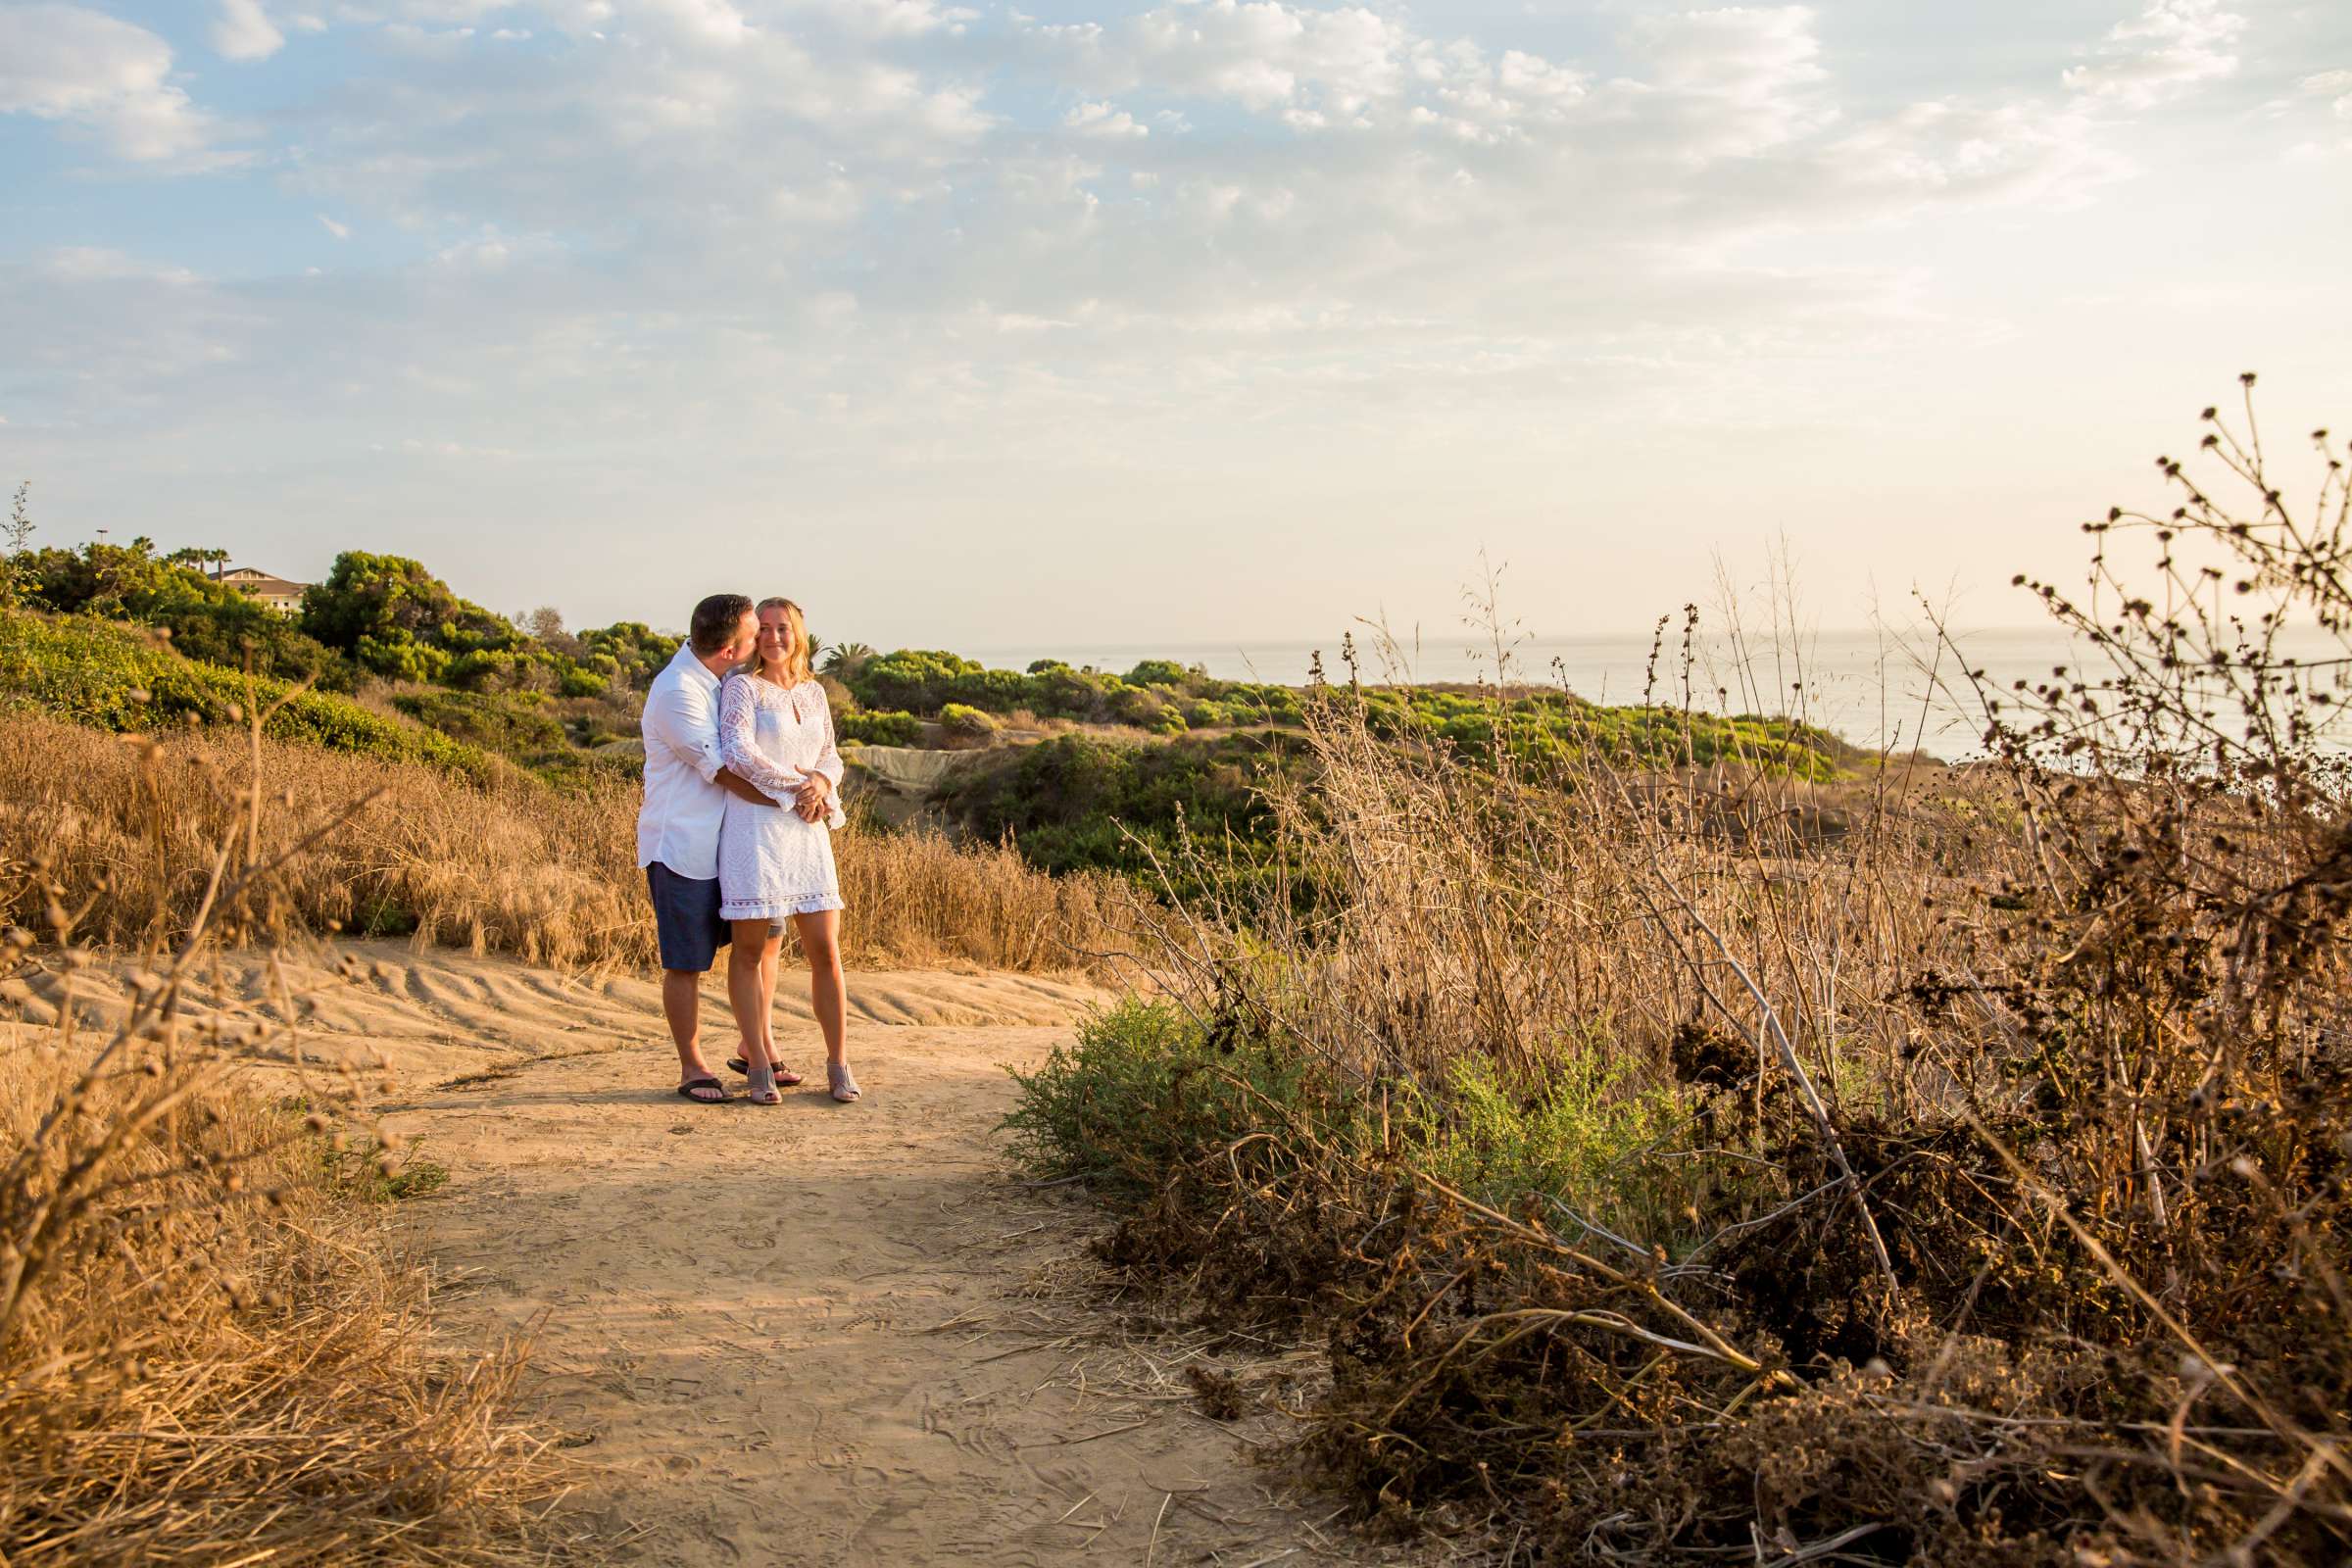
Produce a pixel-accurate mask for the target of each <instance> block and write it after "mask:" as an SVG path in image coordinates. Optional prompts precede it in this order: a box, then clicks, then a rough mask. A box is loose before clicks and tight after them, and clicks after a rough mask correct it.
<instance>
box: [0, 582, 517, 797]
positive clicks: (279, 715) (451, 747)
mask: <svg viewBox="0 0 2352 1568" xmlns="http://www.w3.org/2000/svg"><path fill="white" fill-rule="evenodd" d="M289 693H291V696H289V695H288V694H289ZM281 698H282V699H286V700H285V702H284V704H283V706H276V705H278V703H279V700H280V699H281ZM256 702H258V703H259V704H260V706H261V707H262V708H263V710H264V711H270V710H271V709H272V708H273V707H274V708H275V711H272V712H270V719H269V723H268V726H267V730H266V733H268V734H270V736H272V737H274V738H276V739H279V740H290V741H305V742H309V743H311V744H313V745H317V746H324V747H327V748H329V749H331V750H334V751H339V752H356V753H360V754H363V755H366V756H369V757H380V758H383V759H385V760H389V761H398V762H429V763H432V764H433V765H435V766H438V767H443V768H447V769H448V770H450V771H451V772H453V773H457V774H460V775H461V776H463V777H465V778H467V779H469V780H471V781H473V782H475V783H480V784H487V783H490V782H492V781H493V780H495V779H496V778H497V777H499V771H498V764H497V762H496V761H495V760H493V759H491V758H490V757H488V756H486V755H484V754H483V753H482V752H480V751H478V750H476V749H475V748H473V747H471V746H464V745H460V744H459V743H457V742H455V741H452V740H450V739H448V738H447V737H445V736H442V735H438V734H435V733H433V732H432V731H430V730H425V729H417V728H412V727H410V726H409V725H406V724H403V723H401V722H400V721H398V720H397V719H391V718H386V717H385V716H383V715H382V714H380V713H375V712H371V711H368V709H365V708H362V707H361V706H360V705H359V704H357V703H355V702H352V701H351V700H350V699H348V698H344V697H336V696H331V695H328V694H325V693H321V692H314V691H301V690H297V689H295V688H294V687H293V686H292V685H291V684H290V683H288V682H286V681H282V680H274V679H270V678H267V677H260V676H257V677H254V678H252V679H251V680H250V682H249V681H248V679H247V677H246V676H245V675H243V674H242V673H239V672H236V671H232V670H227V669H222V668H221V667H219V666H218V665H214V664H206V663H200V662H197V661H195V660H190V659H182V658H181V657H180V656H179V655H177V654H175V653H173V652H172V651H171V650H170V649H168V648H164V647H160V646H158V645H157V644H155V643H153V642H150V641H148V640H147V639H145V638H143V637H141V636H140V635H139V634H138V633H137V632H135V631H132V630H130V629H129V628H127V627H123V626H120V625H116V624H112V623H110V622H106V621H101V620H91V619H88V618H86V617H72V618H67V619H62V620H47V619H43V618H41V617H39V616H36V615H30V614H25V613H19V612H0V704H4V705H6V706H9V707H13V708H19V709H27V710H30V711H34V712H40V713H47V714H50V715H52V716H54V717H57V718H63V719H68V720H71V721H73V722H74V723H77V724H86V725H89V726H90V727H92V728H95V729H103V730H111V731H115V732H117V733H130V732H152V731H155V730H160V729H165V728H169V727H172V726H174V725H181V726H192V725H212V724H236V723H242V722H244V721H245V720H244V716H243V715H244V714H245V711H246V705H247V704H248V703H256Z"/></svg>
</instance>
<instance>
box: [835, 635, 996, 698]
mask: <svg viewBox="0 0 2352 1568" xmlns="http://www.w3.org/2000/svg"><path fill="white" fill-rule="evenodd" d="M983 670H984V666H982V665H981V664H979V663H978V662H975V661H973V660H969V659H961V658H958V657H957V656H956V655H954V654H950V653H944V652H942V651H940V650H937V649H909V648H902V649H900V650H898V652H896V653H891V654H883V655H881V656H880V657H878V658H875V659H871V660H868V661H867V662H865V663H864V664H863V665H862V666H860V667H859V668H858V671H857V672H856V673H855V674H854V675H852V676H851V677H850V680H849V686H850V690H851V692H852V693H853V694H855V695H856V697H857V699H858V703H859V704H860V705H861V706H863V707H866V708H877V709H883V710H890V709H900V710H904V711H908V712H914V713H936V712H938V711H939V709H940V705H941V704H943V703H945V702H947V701H948V700H949V691H950V688H951V687H952V686H953V685H954V683H955V682H956V679H957V677H959V676H964V675H976V674H980V673H982V672H983Z"/></svg>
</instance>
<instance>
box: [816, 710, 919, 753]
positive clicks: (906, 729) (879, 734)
mask: <svg viewBox="0 0 2352 1568" xmlns="http://www.w3.org/2000/svg"><path fill="white" fill-rule="evenodd" d="M833 737H834V739H836V740H838V741H840V742H841V743H842V744H843V745H845V746H846V745H848V744H849V743H851V742H852V741H857V742H859V743H861V744H863V745H866V746H920V745H921V744H922V743H923V721H922V720H921V719H919V718H917V717H915V716H914V715H913V714H912V713H869V712H865V711H857V712H848V713H845V712H841V711H835V712H834V714H833Z"/></svg>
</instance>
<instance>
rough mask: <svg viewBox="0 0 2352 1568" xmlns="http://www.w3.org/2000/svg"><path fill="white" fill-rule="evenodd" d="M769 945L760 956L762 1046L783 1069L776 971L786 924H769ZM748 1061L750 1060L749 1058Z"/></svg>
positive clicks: (781, 953) (778, 922)
mask: <svg viewBox="0 0 2352 1568" xmlns="http://www.w3.org/2000/svg"><path fill="white" fill-rule="evenodd" d="M766 942H767V945H766V947H765V949H764V950H762V952H761V953H760V1047H761V1048H762V1049H763V1050H765V1051H766V1053H767V1059H768V1060H769V1061H770V1062H773V1063H776V1064H778V1066H779V1069H780V1068H781V1064H782V1061H783V1058H782V1057H780V1056H778V1055H777V1054H776V969H777V965H778V961H779V959H780V958H781V956H782V955H783V952H784V922H783V921H781V920H770V921H768V922H767V938H766ZM747 1059H748V1058H747Z"/></svg>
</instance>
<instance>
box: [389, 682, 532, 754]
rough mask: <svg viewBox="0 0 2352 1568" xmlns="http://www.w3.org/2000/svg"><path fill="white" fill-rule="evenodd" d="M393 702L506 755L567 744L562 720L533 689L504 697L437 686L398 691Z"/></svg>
mask: <svg viewBox="0 0 2352 1568" xmlns="http://www.w3.org/2000/svg"><path fill="white" fill-rule="evenodd" d="M392 706H393V707H394V708H396V709H398V710H399V711H401V712H403V713H405V714H407V715H408V716H409V717H411V718H413V719H415V720H417V723H419V724H422V725H423V726H424V727H425V728H427V729H431V730H438V731H439V732H440V733H441V734H443V735H446V736H448V737H449V738H450V739H451V740H453V741H459V742H462V743H464V744H466V745H467V746H478V747H480V748H481V749H482V750H484V751H488V752H503V753H505V754H506V755H508V756H510V757H513V756H516V755H518V754H525V753H530V752H540V751H548V750H554V749H559V748H562V747H564V746H567V745H569V744H570V736H568V735H567V734H565V733H564V724H563V721H562V720H560V719H558V718H557V717H556V715H555V714H554V713H552V712H550V711H548V708H547V702H546V699H544V698H538V697H535V695H534V694H516V695H513V696H504V695H490V694H486V693H480V692H454V691H447V690H438V689H436V690H430V691H421V692H402V693H400V694H399V695H398V696H396V697H394V698H393V699H392Z"/></svg>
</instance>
